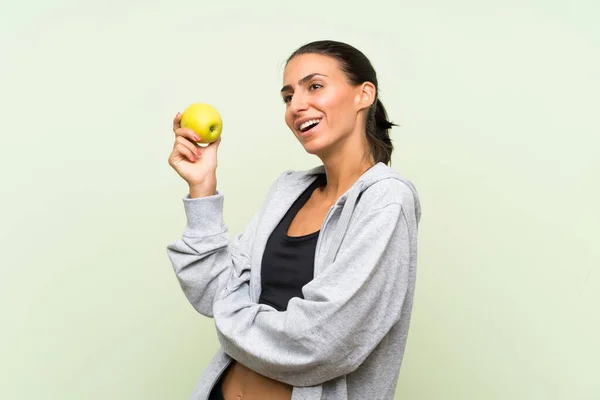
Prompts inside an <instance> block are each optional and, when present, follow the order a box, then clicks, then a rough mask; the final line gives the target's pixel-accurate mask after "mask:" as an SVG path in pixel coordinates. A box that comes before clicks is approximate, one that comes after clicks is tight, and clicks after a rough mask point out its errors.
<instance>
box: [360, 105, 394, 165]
mask: <svg viewBox="0 0 600 400" xmlns="http://www.w3.org/2000/svg"><path fill="white" fill-rule="evenodd" d="M367 118H368V119H367V140H368V141H369V147H370V150H371V154H372V155H373V160H374V161H375V163H378V162H382V163H384V164H388V165H390V163H391V161H392V160H391V159H392V152H393V151H394V145H393V144H392V139H390V134H389V130H390V129H391V128H392V126H398V125H396V124H394V123H392V122H390V121H388V117H387V112H386V111H385V107H384V106H383V103H382V102H381V100H379V98H377V100H376V101H375V102H374V103H373V105H372V106H371V108H370V109H369V114H368V117H367Z"/></svg>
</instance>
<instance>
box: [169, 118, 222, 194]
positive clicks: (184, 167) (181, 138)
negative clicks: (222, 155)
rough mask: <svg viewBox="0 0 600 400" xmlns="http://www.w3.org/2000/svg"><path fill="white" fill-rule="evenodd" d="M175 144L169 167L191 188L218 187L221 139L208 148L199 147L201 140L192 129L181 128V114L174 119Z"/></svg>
mask: <svg viewBox="0 0 600 400" xmlns="http://www.w3.org/2000/svg"><path fill="white" fill-rule="evenodd" d="M173 133H175V144H174V145H173V151H172V152H171V155H170V156H169V165H170V166H171V167H173V169H174V170H175V171H177V173H178V174H179V176H181V177H182V178H183V179H184V180H185V181H186V182H187V183H188V185H189V186H190V188H199V187H203V186H205V187H207V188H209V189H212V187H213V186H216V170H217V149H218V148H219V144H220V143H221V138H220V137H219V139H217V141H216V142H213V143H210V144H209V145H208V146H206V147H199V146H198V145H197V144H196V141H199V140H200V138H199V137H198V136H197V134H196V133H195V132H194V131H193V130H192V129H190V128H182V127H181V113H177V115H176V116H175V118H174V119H173ZM209 191H210V190H209Z"/></svg>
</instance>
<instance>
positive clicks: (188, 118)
mask: <svg viewBox="0 0 600 400" xmlns="http://www.w3.org/2000/svg"><path fill="white" fill-rule="evenodd" d="M180 124H181V127H182V128H191V129H192V130H193V131H194V132H196V134H198V136H200V141H199V142H198V143H202V144H208V143H212V142H214V141H216V140H217V139H218V138H219V136H221V131H222V130H223V120H222V119H221V115H219V113H218V112H217V110H215V109H214V107H212V106H211V105H210V104H206V103H194V104H192V105H190V106H189V107H188V108H186V109H185V110H184V111H183V114H181V122H180Z"/></svg>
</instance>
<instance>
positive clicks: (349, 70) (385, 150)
mask: <svg viewBox="0 0 600 400" xmlns="http://www.w3.org/2000/svg"><path fill="white" fill-rule="evenodd" d="M301 54H322V55H326V56H329V57H333V58H335V59H336V60H337V61H338V62H339V63H340V66H341V69H342V71H343V72H344V73H345V74H346V76H347V77H348V80H349V82H350V84H352V85H360V84H361V83H364V82H371V83H372V84H373V85H375V93H376V95H375V101H374V102H373V104H372V105H371V107H370V108H369V111H368V114H367V123H366V127H365V128H366V132H367V140H368V141H369V147H370V151H371V154H372V156H373V159H374V160H375V162H376V163H377V162H383V163H384V164H390V162H391V156H392V151H393V150H394V146H393V144H392V140H391V139H390V135H389V130H390V129H391V128H392V126H397V125H396V124H394V123H392V122H390V121H388V119H387V118H388V117H387V112H386V111H385V107H383V104H382V103H381V100H379V87H378V84H377V74H376V73H375V69H374V68H373V66H372V65H371V62H370V61H369V59H368V58H367V57H366V56H365V55H364V54H363V53H362V52H361V51H360V50H358V49H356V48H354V47H352V46H350V45H349V44H346V43H342V42H336V41H333V40H319V41H315V42H311V43H307V44H305V45H303V46H301V47H300V48H298V50H296V51H294V52H293V53H292V55H291V56H290V57H289V58H288V59H287V61H286V65H287V63H289V62H290V60H291V59H292V58H294V57H296V56H299V55H301Z"/></svg>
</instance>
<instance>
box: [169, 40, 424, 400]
mask: <svg viewBox="0 0 600 400" xmlns="http://www.w3.org/2000/svg"><path fill="white" fill-rule="evenodd" d="M283 81H284V82H283V83H284V86H283V88H282V89H281V96H282V99H283V101H284V103H285V121H286V123H287V125H288V127H289V128H290V130H291V131H292V133H293V134H294V135H295V136H296V138H297V139H298V141H299V142H300V144H301V145H302V146H303V147H304V150H305V151H307V152H308V153H310V154H314V155H315V156H317V157H318V158H319V159H320V160H321V161H322V165H321V166H319V167H316V168H314V169H311V170H309V171H302V172H292V171H286V172H284V173H283V174H281V176H280V177H279V178H278V179H277V180H276V182H275V183H274V184H273V185H272V187H271V189H270V191H269V193H268V195H267V198H266V199H265V201H264V203H263V206H262V208H261V209H260V210H259V211H258V212H257V213H256V214H255V216H254V217H253V218H252V220H251V221H250V224H249V226H248V227H247V229H246V230H245V231H244V232H243V233H242V234H240V235H238V236H237V237H236V238H235V240H233V241H231V242H229V241H228V235H227V228H226V226H225V224H224V222H223V214H222V211H223V194H222V193H220V192H219V191H218V190H217V188H216V187H217V186H216V177H215V170H216V167H217V149H218V147H219V143H220V140H219V141H217V142H215V143H213V144H211V145H209V146H208V147H206V148H201V149H198V148H197V147H196V145H195V144H194V143H193V141H194V137H193V135H194V132H192V131H191V130H189V129H184V128H181V127H180V125H179V121H180V118H181V116H180V114H179V113H178V114H177V116H176V117H175V119H174V121H173V127H174V132H175V135H176V140H175V145H174V148H173V152H172V153H171V155H170V158H169V164H170V165H171V166H172V167H173V168H174V169H175V170H176V171H177V172H178V174H179V175H180V176H181V177H182V178H183V179H185V180H186V181H187V182H188V184H189V194H188V195H186V196H185V197H184V198H183V203H184V208H185V213H186V217H187V225H186V227H185V229H184V231H183V237H182V238H181V240H178V241H176V242H174V243H172V244H171V245H169V246H168V248H167V251H168V255H169V258H170V260H171V262H172V264H173V267H174V269H175V273H176V275H177V278H178V279H179V282H180V284H181V287H182V289H183V291H184V293H185V295H186V296H187V298H188V299H189V301H190V302H191V304H192V305H193V306H194V307H195V308H196V309H197V310H198V312H200V313H201V314H203V315H205V316H209V317H213V318H214V320H215V325H216V328H217V335H218V337H219V341H220V343H221V348H220V349H219V351H218V353H217V355H216V356H215V357H214V358H213V360H212V361H211V363H210V365H209V366H208V367H207V369H206V370H205V372H204V373H203V374H202V376H201V378H200V380H199V382H198V384H197V385H196V388H195V390H194V393H193V395H192V399H202V400H204V399H207V398H208V399H219V398H220V399H223V398H224V399H226V400H229V399H239V398H242V399H247V400H255V399H261V400H264V399H274V400H279V399H292V398H293V399H307V400H309V399H325V398H326V399H362V400H364V399H391V398H393V396H394V391H395V387H396V382H397V379H398V374H399V370H400V365H401V360H402V356H403V353H404V348H405V344H406V337H407V334H408V328H409V322H410V314H411V309H412V302H413V293H414V285H415V278H416V257H417V224H418V222H419V218H420V207H419V200H418V196H417V193H416V191H415V189H414V187H413V185H412V184H411V183H410V182H409V181H407V180H405V179H404V178H402V177H401V176H400V175H398V174H397V173H396V172H395V171H394V170H392V169H391V168H390V167H388V164H389V163H390V157H391V153H392V150H393V146H392V143H391V140H390V138H389V134H388V131H389V129H390V128H391V127H392V125H393V124H391V123H390V122H389V121H388V120H387V115H386V111H385V109H384V107H383V104H382V103H381V101H380V100H379V99H378V96H377V94H378V84H377V77H376V74H375V71H374V69H373V67H372V66H371V63H370V62H369V60H368V59H367V58H366V57H365V56H364V54H362V53H361V52H360V51H358V50H357V49H355V48H354V47H352V46H349V45H347V44H344V43H340V42H334V41H318V42H312V43H309V44H306V45H304V46H302V47H300V48H299V49H298V50H296V51H295V52H294V53H293V54H292V55H291V56H290V57H289V59H288V61H287V63H286V67H285V72H284V79H283Z"/></svg>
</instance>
